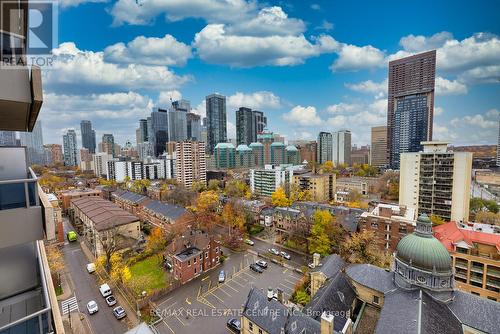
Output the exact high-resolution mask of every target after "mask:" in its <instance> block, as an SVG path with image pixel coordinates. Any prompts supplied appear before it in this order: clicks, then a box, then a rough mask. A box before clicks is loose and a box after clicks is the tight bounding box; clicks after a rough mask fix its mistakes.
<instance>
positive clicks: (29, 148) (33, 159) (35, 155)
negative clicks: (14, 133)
mask: <svg viewBox="0 0 500 334" xmlns="http://www.w3.org/2000/svg"><path fill="white" fill-rule="evenodd" d="M19 138H20V140H21V146H26V153H27V156H28V164H29V165H33V164H37V165H43V164H44V162H45V161H44V160H45V159H44V157H45V155H44V150H43V133H42V122H41V121H38V122H36V124H35V126H34V127H33V131H32V132H20V133H19Z"/></svg>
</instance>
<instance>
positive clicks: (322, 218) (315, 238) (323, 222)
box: [309, 210, 333, 256]
mask: <svg viewBox="0 0 500 334" xmlns="http://www.w3.org/2000/svg"><path fill="white" fill-rule="evenodd" d="M313 221H314V222H313V225H312V227H311V235H310V237H309V253H311V254H314V253H318V254H320V255H322V256H326V255H328V254H330V251H331V247H332V240H331V239H330V234H329V232H331V231H332V223H333V217H332V215H331V214H330V212H329V211H326V210H317V211H316V212H314V216H313Z"/></svg>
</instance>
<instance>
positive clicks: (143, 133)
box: [137, 119, 149, 144]
mask: <svg viewBox="0 0 500 334" xmlns="http://www.w3.org/2000/svg"><path fill="white" fill-rule="evenodd" d="M137 140H138V142H137V144H139V143H143V142H145V141H148V140H149V139H148V120H147V119H140V120H139V137H138V138H137Z"/></svg>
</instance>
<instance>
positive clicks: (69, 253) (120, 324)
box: [63, 219, 127, 334]
mask: <svg viewBox="0 0 500 334" xmlns="http://www.w3.org/2000/svg"><path fill="white" fill-rule="evenodd" d="M70 230H72V228H71V225H70V224H69V223H68V221H67V219H64V234H65V235H66V233H67V232H68V231H70ZM63 254H64V261H65V263H66V269H67V274H69V275H70V276H71V281H72V288H73V289H74V294H73V296H74V295H75V294H76V298H77V301H78V308H79V310H80V312H82V313H85V314H86V316H87V319H88V320H89V323H90V326H91V329H92V332H93V333H95V334H100V333H112V334H123V333H124V332H125V331H126V330H127V327H126V325H125V323H124V321H123V320H122V321H119V320H116V319H115V317H114V316H113V307H109V306H108V305H107V304H106V301H105V300H104V298H103V297H102V296H101V295H100V293H99V289H98V283H97V280H96V278H95V276H94V274H89V273H88V272H87V269H86V265H87V263H88V260H87V258H86V257H85V254H84V253H83V251H82V249H81V247H80V243H79V242H78V241H77V242H72V243H68V242H67V241H66V243H65V245H64V247H63ZM91 300H94V301H95V302H96V303H97V304H98V306H99V311H98V312H97V313H95V314H93V315H89V314H88V312H87V303H88V302H89V301H91ZM116 306H118V304H117V305H115V306H114V307H116ZM72 315H73V314H72ZM75 316H76V314H75Z"/></svg>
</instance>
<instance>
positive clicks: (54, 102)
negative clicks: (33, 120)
mask: <svg viewBox="0 0 500 334" xmlns="http://www.w3.org/2000/svg"><path fill="white" fill-rule="evenodd" d="M153 108H154V103H153V101H152V100H151V99H150V98H149V97H148V96H145V95H141V94H138V93H136V92H132V91H129V92H126V93H106V94H88V95H75V94H55V93H47V92H46V93H44V103H43V106H42V112H41V114H40V120H41V121H42V124H43V128H44V141H45V142H46V143H60V142H61V141H62V137H61V136H62V131H63V130H64V129H68V128H76V129H77V130H79V127H78V126H77V124H79V122H80V120H82V119H89V120H91V121H92V125H93V127H94V128H95V129H96V132H97V137H98V140H100V135H102V133H104V132H107V133H113V135H114V136H115V138H116V140H117V142H119V143H124V142H125V140H126V139H128V140H131V141H132V142H134V141H135V128H136V127H137V124H138V120H139V119H140V118H145V117H146V116H147V115H149V114H150V113H151V111H152V110H153ZM78 143H81V141H80V138H78Z"/></svg>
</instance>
